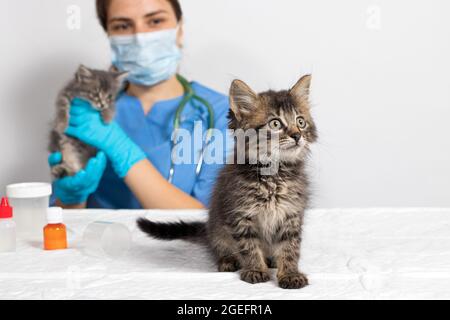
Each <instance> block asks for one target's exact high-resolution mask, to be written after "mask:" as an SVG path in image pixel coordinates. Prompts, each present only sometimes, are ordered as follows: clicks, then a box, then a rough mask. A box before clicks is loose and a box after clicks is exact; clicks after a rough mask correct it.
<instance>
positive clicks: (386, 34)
mask: <svg viewBox="0 0 450 320" xmlns="http://www.w3.org/2000/svg"><path fill="white" fill-rule="evenodd" d="M182 3H183V7H184V10H185V15H186V19H185V28H186V46H185V58H184V61H183V66H182V72H183V73H184V74H185V75H186V76H188V77H189V78H191V79H195V80H197V81H200V82H202V83H204V84H206V85H209V86H211V87H213V88H215V89H217V90H219V91H222V92H226V91H227V89H228V86H229V84H230V81H231V80H232V79H234V78H236V77H238V78H242V79H243V80H245V81H246V82H248V83H249V84H250V85H252V86H253V87H254V88H255V89H257V90H266V89H268V88H273V89H282V88H287V87H289V86H291V85H292V84H294V83H295V81H296V80H297V78H298V77H300V76H301V75H302V74H304V73H306V72H312V73H313V76H314V81H313V101H314V110H313V113H314V115H315V117H316V121H317V124H318V126H319V129H320V136H321V139H320V142H319V143H318V144H317V145H316V147H315V148H314V155H313V157H312V159H311V162H310V170H311V172H312V175H313V179H314V190H315V197H314V206H316V207H373V206H408V207H413V206H421V207H425V206H434V207H439V206H441V207H444V206H450V196H449V190H450V168H449V164H450V148H449V147H450V142H449V140H448V139H449V137H450V125H449V121H450V90H449V89H450V62H449V57H450V19H449V18H448V14H449V12H450V2H449V1H446V0H431V1H425V0H395V1H392V0H390V1H388V0H371V1H366V0H343V1H331V0H327V1H326V0H315V1H292V0H245V1H237V0H233V1H230V0H207V1H205V0H185V1H183V2H182ZM70 5H77V6H79V8H80V10H81V26H80V29H77V28H75V29H74V30H73V28H71V27H68V22H70V21H71V20H70V19H69V18H70V17H71V15H70V13H68V8H70ZM1 6H2V10H1V11H0V30H1V38H0V41H1V43H2V44H1V46H0V48H1V56H0V57H1V59H0V98H1V104H0V105H1V106H0V108H1V111H2V113H1V115H2V119H1V121H0V139H1V140H0V142H1V155H0V188H1V190H4V186H5V185H7V184H9V183H13V182H24V181H48V180H49V174H48V167H47V163H46V157H47V152H46V143H47V142H46V141H47V132H48V127H49V121H50V119H51V117H52V113H53V110H54V99H55V96H56V94H57V92H58V90H59V89H60V88H61V87H62V85H63V83H64V82H65V81H67V80H68V79H69V78H70V77H71V76H72V74H73V72H74V70H75V69H76V67H77V65H78V64H79V63H84V64H87V65H89V66H92V67H99V68H105V67H107V66H108V65H109V47H108V42H107V39H106V37H105V36H104V33H103V31H102V30H101V28H100V27H99V25H98V23H97V21H96V17H95V11H94V1H93V0H78V1H76V0H72V1H66V0H15V1H11V0H2V1H1ZM1 193H3V192H1Z"/></svg>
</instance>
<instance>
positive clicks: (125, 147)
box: [66, 98, 147, 178]
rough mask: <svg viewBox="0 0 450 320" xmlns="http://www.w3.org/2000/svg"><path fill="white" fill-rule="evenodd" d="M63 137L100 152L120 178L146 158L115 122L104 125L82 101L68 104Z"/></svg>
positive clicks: (85, 102)
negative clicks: (67, 125)
mask: <svg viewBox="0 0 450 320" xmlns="http://www.w3.org/2000/svg"><path fill="white" fill-rule="evenodd" d="M66 134H67V135H69V136H72V137H74V138H77V139H79V140H81V141H83V142H84V143H86V144H89V145H91V146H93V147H96V148H97V149H100V150H102V151H104V152H105V154H106V155H107V157H108V158H109V159H110V160H111V163H112V166H113V168H114V171H115V172H116V173H117V175H118V176H119V177H120V178H124V177H125V176H126V175H127V174H128V171H129V170H130V169H131V167H133V166H134V165H135V164H136V163H138V162H140V161H141V160H144V159H146V158H147V157H146V155H145V153H144V152H143V151H142V150H141V149H140V148H139V147H138V146H137V145H136V144H135V143H134V142H133V141H131V139H130V138H128V136H127V135H126V133H125V132H124V131H123V130H122V129H121V128H120V126H119V125H118V124H117V123H116V122H115V121H112V122H111V123H109V124H105V123H104V122H103V120H102V117H101V115H100V113H99V112H98V111H97V110H95V109H94V108H92V106H91V104H90V103H89V102H87V101H85V100H82V99H78V98H76V99H74V100H73V101H72V104H71V108H70V117H69V127H68V128H67V130H66Z"/></svg>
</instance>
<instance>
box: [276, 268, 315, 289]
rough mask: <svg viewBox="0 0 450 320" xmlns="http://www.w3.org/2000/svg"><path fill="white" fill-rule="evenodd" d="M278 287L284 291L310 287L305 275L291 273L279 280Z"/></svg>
mask: <svg viewBox="0 0 450 320" xmlns="http://www.w3.org/2000/svg"><path fill="white" fill-rule="evenodd" d="M278 285H279V286H280V287H281V288H283V289H300V288H303V287H306V286H307V285H308V278H306V276H305V275H304V274H303V273H300V272H299V273H290V274H286V275H283V276H281V277H280V278H278Z"/></svg>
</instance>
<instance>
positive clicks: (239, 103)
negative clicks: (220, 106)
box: [230, 80, 258, 121]
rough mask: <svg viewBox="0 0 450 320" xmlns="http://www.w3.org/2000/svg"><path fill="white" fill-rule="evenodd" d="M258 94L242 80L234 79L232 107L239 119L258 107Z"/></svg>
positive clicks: (231, 95) (231, 90) (231, 93)
mask: <svg viewBox="0 0 450 320" xmlns="http://www.w3.org/2000/svg"><path fill="white" fill-rule="evenodd" d="M257 100H258V95H257V94H256V93H255V92H254V91H253V90H252V89H251V88H250V87H249V86H248V85H247V84H246V83H245V82H244V81H241V80H234V81H233V83H232V84H231V88H230V108H231V111H233V113H234V115H235V117H236V119H237V120H239V121H240V120H242V118H243V117H246V116H248V115H250V113H252V112H253V111H255V110H256V108H257Z"/></svg>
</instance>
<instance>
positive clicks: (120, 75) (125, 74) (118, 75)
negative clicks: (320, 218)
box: [114, 72, 130, 82]
mask: <svg viewBox="0 0 450 320" xmlns="http://www.w3.org/2000/svg"><path fill="white" fill-rule="evenodd" d="M129 74H130V73H129V72H117V73H116V74H115V75H114V77H115V78H116V79H117V80H118V81H119V82H124V81H125V80H126V79H127V77H128V75H129Z"/></svg>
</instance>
